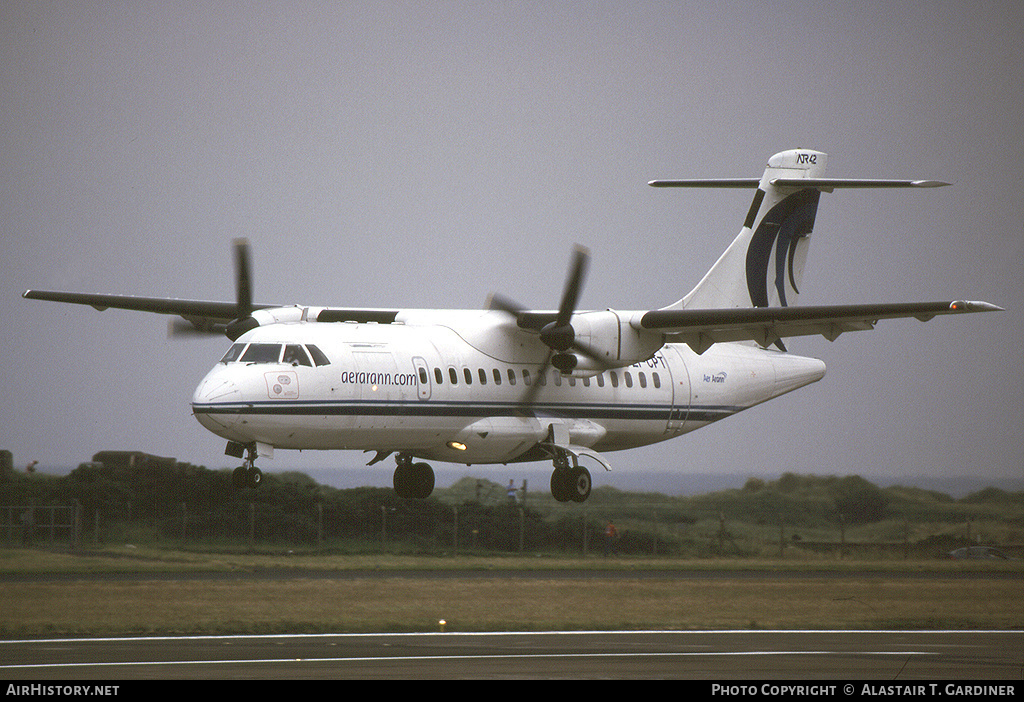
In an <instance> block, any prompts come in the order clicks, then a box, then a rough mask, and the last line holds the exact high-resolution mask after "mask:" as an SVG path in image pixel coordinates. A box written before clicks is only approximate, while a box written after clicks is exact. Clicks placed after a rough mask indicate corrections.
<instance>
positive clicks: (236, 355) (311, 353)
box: [220, 344, 331, 367]
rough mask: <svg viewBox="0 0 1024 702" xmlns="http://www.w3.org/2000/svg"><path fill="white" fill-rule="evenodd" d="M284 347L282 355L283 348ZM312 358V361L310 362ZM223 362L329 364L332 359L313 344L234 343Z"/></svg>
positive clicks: (299, 364) (221, 360) (296, 364)
mask: <svg viewBox="0 0 1024 702" xmlns="http://www.w3.org/2000/svg"><path fill="white" fill-rule="evenodd" d="M282 348H283V349H284V354H283V355H282V353H281V350H282ZM310 359H312V363H311V362H310ZM220 362H221V363H287V364H288V365H290V366H310V367H312V366H314V365H317V366H329V365H331V361H330V360H329V359H328V358H327V356H325V355H324V352H323V351H321V350H320V349H318V348H317V347H316V346H313V345H312V344H308V345H307V346H303V345H301V344H288V345H287V346H282V345H281V344H248V345H246V344H232V345H231V348H230V349H228V352H227V353H226V354H224V358H222V359H220Z"/></svg>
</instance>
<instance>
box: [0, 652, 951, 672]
mask: <svg viewBox="0 0 1024 702" xmlns="http://www.w3.org/2000/svg"><path fill="white" fill-rule="evenodd" d="M828 655H859V656H863V655H868V656H929V655H937V654H934V653H931V652H927V651H719V652H709V651H675V652H661V653H518V654H481V655H458V656H351V657H342V658H240V659H236V660H198V661H125V662H121V663H112V662H111V663H30V664H20V665H0V670H17V669H31V668H89V667H107V668H110V667H120V666H129V667H136V666H146V665H156V666H161V665H237V664H241V663H370V662H381V663H385V662H389V661H458V660H490V659H494V660H504V661H507V660H515V659H520V660H527V659H538V658H656V657H690V656H828Z"/></svg>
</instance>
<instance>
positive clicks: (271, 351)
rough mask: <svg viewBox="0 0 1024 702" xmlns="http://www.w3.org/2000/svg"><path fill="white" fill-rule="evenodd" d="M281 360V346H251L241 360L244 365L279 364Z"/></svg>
mask: <svg viewBox="0 0 1024 702" xmlns="http://www.w3.org/2000/svg"><path fill="white" fill-rule="evenodd" d="M280 358H281V345H280V344H249V348H247V349H246V350H245V353H244V354H242V358H241V359H239V360H241V362H242V363H277V362H278V360H280Z"/></svg>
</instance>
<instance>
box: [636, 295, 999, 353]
mask: <svg viewBox="0 0 1024 702" xmlns="http://www.w3.org/2000/svg"><path fill="white" fill-rule="evenodd" d="M1001 309H1002V308H1001V307H997V306H996V305H992V304H990V303H988V302H972V301H967V300H957V301H954V302H914V303H889V304H870V305H835V306H833V305H829V306H818V307H813V306H808V307H753V308H742V309H741V308H737V309H717V310H708V309H700V310H685V309H684V310H653V311H651V312H647V313H646V314H644V315H643V317H642V318H641V320H640V325H641V327H642V328H643V329H647V330H651V331H660V332H662V333H663V334H665V335H666V337H667V339H668V340H669V341H676V342H683V343H686V344H688V345H689V346H690V348H692V349H693V350H694V352H696V353H698V354H702V353H704V352H705V351H706V350H707V349H708V348H710V347H711V346H712V345H713V344H716V343H719V342H723V341H756V342H757V343H759V344H760V345H761V346H766V347H767V346H770V345H771V344H774V343H776V342H778V341H779V340H780V339H783V338H785V337H790V336H809V335H815V334H821V335H822V336H824V337H825V338H826V339H828V340H829V341H834V340H835V339H836V338H838V337H839V335H840V334H842V333H844V332H848V331H863V330H867V329H873V328H874V327H875V324H877V323H878V321H879V320H881V319H899V318H905V317H915V318H917V319H919V320H921V321H922V322H926V321H928V320H929V319H931V318H932V317H935V316H936V315H940V314H964V313H969V312H990V311H996V310H1001Z"/></svg>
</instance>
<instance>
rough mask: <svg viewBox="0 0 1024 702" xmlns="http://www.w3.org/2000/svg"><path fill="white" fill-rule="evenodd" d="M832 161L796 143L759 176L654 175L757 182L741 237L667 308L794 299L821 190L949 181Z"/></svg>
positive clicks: (676, 183)
mask: <svg viewBox="0 0 1024 702" xmlns="http://www.w3.org/2000/svg"><path fill="white" fill-rule="evenodd" d="M827 160H828V155H827V154H824V153H822V152H820V151H811V150H809V149H791V150H789V151H783V152H781V153H777V154H775V155H774V156H772V157H771V158H770V159H768V165H767V167H766V168H765V169H764V175H762V176H761V179H760V180H755V179H715V180H654V181H651V182H650V185H652V186H655V187H688V188H693V187H704V188H707V187H711V188H723V187H725V188H753V187H756V188H757V189H756V190H755V191H754V200H753V202H752V203H751V205H750V210H749V211H748V212H747V218H746V220H745V221H744V222H743V228H742V229H741V230H740V233H739V235H738V236H737V237H736V239H734V240H733V242H732V244H730V246H729V248H728V249H726V250H725V253H723V254H722V256H721V257H720V258H719V259H718V261H717V262H716V263H715V265H714V266H712V267H711V270H709V271H708V272H707V274H706V275H705V276H704V278H703V279H701V281H700V282H699V283H698V284H697V286H696V287H695V288H694V289H693V290H691V291H690V292H689V293H688V294H687V295H686V296H685V297H684V298H683V299H681V300H679V301H678V302H676V303H675V304H673V305H670V306H669V307H667V308H666V309H725V308H737V307H788V306H790V305H794V304H796V301H797V297H798V296H799V294H800V287H801V281H802V279H803V270H804V263H805V261H806V260H807V250H808V248H809V247H810V237H811V232H812V230H813V228H814V219H815V216H816V215H817V212H818V199H819V197H820V196H821V192H822V191H825V192H831V191H832V190H833V189H835V188H901V187H936V186H940V185H947V183H942V182H938V181H930V180H851V179H838V178H824V177H823V173H824V172H825V163H826V161H827Z"/></svg>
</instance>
